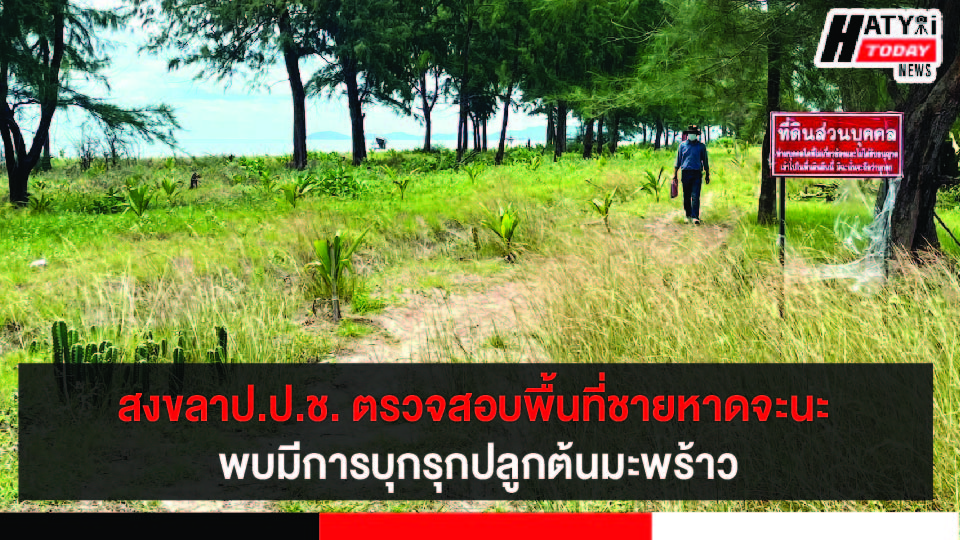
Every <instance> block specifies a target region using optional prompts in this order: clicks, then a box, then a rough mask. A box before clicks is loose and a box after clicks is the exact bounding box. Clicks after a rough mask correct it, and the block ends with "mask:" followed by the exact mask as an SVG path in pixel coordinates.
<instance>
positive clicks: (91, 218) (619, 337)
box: [0, 147, 960, 512]
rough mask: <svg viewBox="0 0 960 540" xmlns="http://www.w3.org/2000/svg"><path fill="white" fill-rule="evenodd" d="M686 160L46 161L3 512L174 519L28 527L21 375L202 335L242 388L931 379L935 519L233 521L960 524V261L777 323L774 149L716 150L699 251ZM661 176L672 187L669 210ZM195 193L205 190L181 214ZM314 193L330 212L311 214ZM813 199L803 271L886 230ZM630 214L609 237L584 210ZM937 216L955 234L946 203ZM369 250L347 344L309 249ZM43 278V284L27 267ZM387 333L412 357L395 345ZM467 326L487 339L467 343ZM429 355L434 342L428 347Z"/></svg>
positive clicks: (19, 279)
mask: <svg viewBox="0 0 960 540" xmlns="http://www.w3.org/2000/svg"><path fill="white" fill-rule="evenodd" d="M674 152H675V151H674V150H670V149H666V150H663V151H659V152H654V151H652V149H649V148H633V147H625V148H623V149H622V150H621V151H620V152H619V153H618V155H617V156H615V157H605V158H601V159H593V160H582V159H580V157H579V156H576V155H567V156H564V158H563V159H562V160H561V161H560V162H559V163H553V162H552V160H551V159H550V158H549V154H547V156H548V157H547V159H545V160H542V161H541V160H539V159H538V158H537V153H536V152H533V151H528V150H523V149H519V150H514V151H512V153H511V154H510V155H508V159H507V163H505V164H504V165H503V166H499V167H494V166H493V165H492V163H490V162H491V161H492V156H487V155H483V156H480V157H478V158H477V159H476V160H475V161H473V162H472V163H471V164H469V165H467V166H465V167H461V168H459V169H455V168H453V167H452V164H453V157H452V155H451V154H450V153H449V152H445V153H442V154H439V155H437V154H429V155H427V154H419V153H402V154H401V153H398V152H392V151H391V152H377V153H375V154H373V155H372V157H371V159H370V161H369V162H368V163H367V164H365V165H364V166H362V167H359V168H353V167H350V166H348V165H346V164H345V163H344V162H342V161H341V158H340V157H339V156H337V155H335V154H311V167H310V170H309V171H308V173H297V172H295V171H290V170H288V169H286V168H285V167H284V163H285V161H286V160H285V159H282V158H257V159H252V158H251V159H234V160H228V159H225V158H224V159H219V158H208V159H198V160H188V159H185V160H173V159H170V160H157V161H154V162H147V161H141V162H139V163H129V164H123V165H121V166H119V167H115V168H113V167H111V168H109V169H108V168H105V167H104V166H103V165H102V164H101V165H99V166H97V165H95V166H94V167H93V168H92V169H90V170H88V171H85V172H81V171H79V169H78V166H77V164H76V163H70V162H57V161H55V164H54V165H55V167H54V170H53V171H52V172H49V173H43V174H40V175H37V176H36V177H35V180H39V181H41V185H42V190H37V188H36V187H34V188H33V190H34V191H35V192H37V194H38V202H37V204H35V205H34V206H33V208H31V209H29V210H19V211H15V210H12V209H4V210H2V211H0V509H3V510H5V511H26V510H41V511H70V510H87V511H89V510H96V509H120V510H132V511H158V510H169V509H170V507H169V506H164V504H162V503H161V502H159V501H130V502H124V503H96V502H84V503H82V504H81V503H77V502H75V501H74V502H66V501H45V502H39V501H33V502H30V503H18V502H17V451H16V447H17V403H16V390H17V364H18V363H28V362H49V361H50V360H49V359H50V356H51V353H50V343H49V341H50V338H49V333H50V326H51V324H52V323H53V322H54V321H56V320H58V319H63V320H65V321H66V322H67V324H68V325H70V326H71V327H75V328H89V327H91V326H97V327H99V328H114V327H116V326H118V325H122V328H123V334H122V336H121V339H120V340H118V342H117V344H118V345H119V346H121V347H124V348H127V349H132V348H134V347H135V346H136V344H137V343H138V342H139V341H140V340H141V339H142V335H143V333H144V332H147V331H150V332H152V333H153V335H154V336H156V339H158V340H159V339H160V338H171V339H172V338H173V336H174V335H175V334H176V332H177V331H180V330H184V329H186V330H187V331H188V332H193V333H195V335H197V336H198V339H200V341H201V343H200V346H201V347H204V348H211V347H213V346H214V345H215V344H214V340H215V336H214V335H213V334H212V332H211V330H212V329H213V327H215V326H225V327H227V328H228V329H229V330H230V335H231V350H230V354H231V356H232V357H234V358H237V359H238V360H240V361H243V362H264V363H270V362H338V361H361V360H362V358H363V356H364V355H365V354H367V355H372V354H374V352H376V351H381V353H382V354H386V355H388V354H390V353H392V352H397V351H400V353H402V354H410V356H411V357H410V360H414V361H460V362H485V361H497V362H528V361H547V362H787V363H792V362H801V363H802V362H827V363H835V362H837V363H861V362H863V363H871V362H933V363H934V365H935V404H934V414H935V418H934V434H935V471H934V481H935V493H934V495H935V499H934V500H933V501H932V502H885V501H851V502H809V501H807V502H790V501H786V502H770V503H764V502H710V501H687V502H643V501H638V502H610V501H596V502H529V503H518V504H513V505H507V504H506V503H502V504H494V505H489V506H488V505H482V504H479V503H471V504H466V506H463V505H461V506H457V505H453V504H450V503H440V502H436V503H435V502H398V503H394V502H355V503H351V502H323V501H300V502H293V503H290V502H285V503H276V504H274V503H264V504H260V505H256V506H248V507H242V508H248V509H249V508H256V509H260V510H273V511H328V512H329V511H371V510H391V511H418V510H443V509H447V510H451V509H452V510H456V509H461V508H468V509H481V508H483V509H488V508H489V509H492V510H494V511H496V510H507V509H511V510H520V511H564V512H566V511H573V512H575V511H584V512H586V511H590V512H603V511H617V512H619V511H691V510H704V511H754V510H757V511H778V510H785V511H804V510H828V511H871V510H877V511H949V512H956V511H958V510H960V480H958V466H960V462H958V457H960V455H958V449H960V423H958V418H957V413H958V407H960V366H958V361H960V358H958V356H960V352H958V351H960V337H958V332H957V331H956V324H957V322H958V321H960V302H958V299H960V278H958V274H957V272H956V271H955V270H953V269H952V268H953V266H952V265H953V263H954V261H955V259H956V257H957V256H958V254H960V251H958V250H957V246H956V245H954V244H953V242H952V240H950V238H949V237H948V236H947V235H946V234H941V237H942V240H943V247H944V250H945V251H946V253H947V257H946V258H945V259H944V260H943V261H940V262H938V263H935V264H931V265H929V266H926V267H924V268H913V267H906V266H905V267H902V268H901V270H902V272H900V273H899V275H898V277H897V278H896V279H895V280H893V281H892V282H891V283H889V284H888V285H887V286H886V287H883V288H882V289H880V290H878V291H876V292H874V293H872V294H856V293H854V292H851V291H850V288H849V287H848V286H847V285H849V283H844V282H826V283H824V282H813V283H802V282H796V283H791V285H790V287H789V290H788V293H787V311H786V318H785V320H781V319H780V317H779V315H778V311H777V306H778V304H777V299H778V291H779V284H780V281H779V280H780V277H779V276H780V273H779V272H780V269H779V263H778V260H777V251H776V246H775V238H776V236H775V233H776V230H775V228H774V227H772V226H758V225H756V223H755V221H756V204H757V190H758V182H757V180H756V179H757V178H758V176H759V168H760V161H759V149H757V148H753V149H750V150H749V151H748V152H747V153H745V154H743V153H740V152H735V151H733V150H732V149H723V148H719V147H717V148H714V147H711V156H710V157H711V160H710V161H711V163H712V164H713V178H712V182H711V184H710V185H708V186H704V190H703V203H702V206H703V209H702V212H701V216H702V218H703V224H702V225H701V226H700V227H695V226H693V225H688V224H685V223H684V222H683V219H682V216H683V209H682V205H681V202H680V200H679V199H675V200H671V199H670V197H669V179H668V177H670V176H671V175H672V166H673V160H674V156H675V153H674ZM661 168H663V177H662V180H664V181H663V183H662V185H660V186H659V187H655V186H656V177H657V173H658V171H660V169H661ZM194 172H196V173H199V174H200V185H199V186H200V187H199V188H198V189H195V190H188V189H186V187H187V184H188V183H189V179H190V177H191V174H192V173H194ZM648 173H650V176H648ZM305 174H310V175H312V177H313V178H314V180H315V182H314V183H313V184H312V186H313V187H311V188H310V189H309V190H308V191H306V192H305V193H304V194H303V196H302V197H294V195H296V194H297V192H296V191H295V190H296V187H295V184H294V183H295V182H297V181H298V180H300V179H302V178H303V177H304V176H305ZM651 177H652V179H651ZM405 181H406V182H407V184H406V186H407V187H406V188H405V190H404V192H403V197H402V199H401V196H400V187H399V185H402V184H404V182H405ZM164 182H166V187H164V186H163V183H164ZM177 182H179V183H180V184H181V185H180V187H179V189H176V190H174V189H173V188H175V187H176V186H175V183H177ZM812 183H814V182H812V181H803V182H802V181H790V182H788V193H790V194H791V200H789V201H788V203H787V220H788V226H787V244H788V265H789V266H790V267H791V268H804V267H809V266H811V265H815V264H821V263H839V262H848V261H851V260H854V259H856V258H857V257H858V256H859V250H863V249H864V248H865V247H866V245H867V243H868V240H866V239H863V238H860V239H857V238H855V236H854V235H853V233H856V232H858V231H861V230H862V227H863V226H865V225H866V224H868V223H869V222H870V220H871V219H872V213H871V212H872V207H873V201H874V198H875V193H876V182H873V183H872V184H871V183H866V182H854V181H842V182H840V184H841V188H840V190H839V193H840V197H839V198H838V199H837V200H836V201H832V202H825V201H824V200H822V199H801V198H800V197H799V194H800V193H801V192H802V191H803V190H804V188H805V187H806V186H808V185H809V184H812ZM128 184H129V185H130V186H133V187H134V188H135V189H136V186H137V185H142V186H150V187H151V188H153V190H154V198H153V200H152V201H151V202H150V204H149V205H148V206H147V207H146V209H145V211H143V212H141V210H143V205H142V204H137V202H136V201H133V204H130V203H131V201H130V199H129V198H125V197H124V195H123V188H124V187H125V186H126V185H128ZM4 185H5V182H4ZM303 185H306V184H303ZM645 185H646V186H648V187H647V188H644V186H645ZM615 188H616V190H617V192H616V194H615V195H614V197H613V203H612V208H611V210H610V212H609V219H608V225H609V231H608V229H607V226H606V225H605V224H604V222H603V220H602V219H601V216H600V215H599V214H598V212H597V211H596V209H595V208H594V207H593V204H592V203H591V202H590V201H591V200H593V199H601V200H602V199H603V198H604V197H605V195H606V194H607V193H609V192H610V191H611V190H613V189H615ZM110 190H113V191H110ZM111 193H119V194H120V195H118V196H116V197H112V196H111ZM0 198H3V199H5V198H6V194H5V193H3V192H0ZM948 200H951V201H952V199H948ZM125 204H126V206H124V205H125ZM507 205H512V208H513V209H515V210H516V212H517V215H518V216H519V226H518V228H517V231H516V235H515V237H514V243H515V246H514V251H515V252H516V255H517V256H516V262H515V263H509V262H507V261H506V260H505V259H504V257H503V255H504V250H503V248H504V246H503V245H502V243H501V242H500V239H499V238H497V237H496V236H495V235H494V234H493V233H492V232H491V231H490V230H488V229H486V228H485V227H483V226H482V225H481V222H482V220H483V219H484V216H485V209H491V210H494V211H496V209H497V208H498V207H500V206H504V207H506V206H507ZM124 209H126V212H124V211H123V210H124ZM938 213H939V214H940V215H941V217H942V218H943V219H944V221H945V222H946V224H947V226H948V227H949V228H950V229H951V230H953V231H955V232H957V231H958V230H960V210H958V209H957V208H954V207H953V203H947V204H945V205H944V206H943V208H942V209H940V210H938ZM138 214H140V215H138ZM367 227H369V232H368V233H367V234H366V236H365V237H364V238H363V241H362V243H361V246H360V248H359V249H358V251H357V252H356V254H355V256H354V264H355V267H356V274H355V276H354V277H352V278H351V279H350V280H349V281H348V282H347V283H346V284H345V285H346V288H345V290H344V291H343V294H342V297H343V300H344V304H343V315H344V320H343V321H342V322H341V323H340V324H339V325H337V324H333V323H332V322H331V321H330V320H329V317H328V316H327V313H328V311H329V310H328V307H327V305H326V304H324V303H323V302H322V301H320V302H317V299H318V298H321V299H322V298H323V295H324V291H323V287H322V284H321V283H320V282H319V280H318V279H317V278H316V276H315V275H313V274H312V273H311V271H310V268H309V267H308V266H307V265H308V264H309V263H310V262H312V261H314V260H315V258H316V257H315V254H314V249H313V241H314V240H318V239H324V238H329V237H331V236H332V235H333V234H334V233H335V232H336V231H338V230H342V231H343V233H344V235H345V236H346V237H347V238H355V237H356V236H357V235H359V234H360V233H361V232H362V231H364V230H365V229H366V228H367ZM846 240H849V242H847V241H846ZM41 258H43V259H46V261H47V265H46V267H44V268H42V269H38V268H33V267H31V266H30V263H31V261H34V260H37V259H41ZM424 297H427V298H438V299H439V300H437V305H439V306H440V307H437V308H435V309H433V311H430V309H427V308H423V307H417V308H411V307H410V306H411V302H414V301H416V299H418V298H424ZM443 306H446V307H443ZM451 306H452V307H451ZM518 306H519V307H518ZM423 313H428V314H432V318H430V317H428V316H427V315H422V314H423ZM418 314H421V315H418ZM417 317H421V318H420V319H418V318H417ZM424 317H426V318H425V319H424ZM474 319H476V320H474ZM387 323H391V324H393V323H396V327H398V328H402V329H406V334H403V333H401V334H400V335H399V336H398V335H397V334H396V332H394V333H392V334H391V333H390V332H389V331H388V328H389V327H390V326H389V325H388V324H387ZM466 326H469V327H476V328H477V329H478V330H476V331H475V332H474V333H473V334H469V335H468V334H465V333H464V332H462V331H460V330H458V328H462V327H466ZM424 331H427V333H429V334H430V335H431V336H432V337H433V339H431V340H429V341H426V342H424V340H423V339H419V340H418V339H416V338H418V337H419V338H423V337H424V336H423V335H422V334H423V333H424ZM382 351H386V352H382ZM411 351H412V352H411ZM400 353H398V354H400ZM378 354H379V353H378ZM394 358H395V357H394ZM251 504H252V503H251ZM200 508H201V509H202V508H204V507H200ZM218 508H220V507H218Z"/></svg>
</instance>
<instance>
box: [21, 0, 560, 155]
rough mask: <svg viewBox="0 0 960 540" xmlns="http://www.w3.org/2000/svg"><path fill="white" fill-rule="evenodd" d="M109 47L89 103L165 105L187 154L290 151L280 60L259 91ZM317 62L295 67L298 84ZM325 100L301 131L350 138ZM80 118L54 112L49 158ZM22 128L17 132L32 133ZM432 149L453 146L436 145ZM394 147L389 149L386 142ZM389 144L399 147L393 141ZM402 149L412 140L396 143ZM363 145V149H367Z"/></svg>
mask: <svg viewBox="0 0 960 540" xmlns="http://www.w3.org/2000/svg"><path fill="white" fill-rule="evenodd" d="M82 3H83V4H86V5H90V6H93V7H97V8H112V7H115V6H117V5H119V2H117V1H116V0H87V1H86V2H82ZM100 37H101V38H102V39H104V38H105V39H108V40H109V41H110V42H111V49H110V57H111V65H110V66H109V67H108V68H107V69H105V70H103V72H102V73H103V75H105V76H106V78H107V80H108V81H109V84H110V87H111V89H110V91H109V92H108V91H107V90H106V89H105V88H103V87H102V86H101V85H89V84H81V85H78V86H79V87H82V88H84V89H85V90H86V91H87V92H89V94H90V95H92V96H94V97H102V98H108V99H109V101H111V102H112V103H115V104H117V105H120V106H124V107H141V106H147V105H151V104H159V103H166V104H167V105H170V106H171V107H173V108H174V110H175V114H176V116H177V119H178V121H179V122H180V125H181V126H182V128H183V129H182V130H181V131H179V132H178V133H177V139H178V141H179V142H180V143H181V144H182V146H183V147H184V149H186V150H187V151H188V152H189V153H190V154H194V155H196V154H205V153H208V154H209V153H226V154H229V153H236V154H237V155H243V154H248V153H250V152H255V151H256V150H257V149H259V148H262V149H264V150H265V151H267V152H269V153H289V152H291V150H290V147H291V146H292V133H293V120H292V104H291V98H290V87H289V84H288V83H287V79H286V71H285V70H284V69H283V65H282V59H281V58H280V57H279V55H278V58H277V62H276V63H275V65H274V66H273V67H272V68H271V69H270V70H268V71H267V72H266V73H264V74H263V75H262V79H261V80H262V81H263V82H264V83H265V84H264V85H263V86H266V88H263V87H255V86H253V85H251V84H250V79H249V78H247V77H237V78H234V80H233V81H232V82H230V83H228V82H227V81H224V82H218V81H216V80H215V79H206V80H200V81H197V80H195V79H194V77H195V75H196V74H197V72H198V70H197V69H184V70H180V71H176V72H168V71H167V59H168V58H167V57H158V56H154V55H152V54H150V53H141V52H139V51H138V48H139V46H140V45H141V44H142V43H143V41H144V32H143V30H141V29H139V28H136V27H130V28H127V29H126V30H124V31H121V32H119V33H114V32H110V33H104V34H102V35H101V36H100ZM316 67H319V61H313V62H312V63H307V62H301V69H302V71H303V76H304V79H306V78H307V77H308V76H309V75H310V74H311V73H312V69H315V68H316ZM336 94H337V95H335V96H334V97H333V98H332V99H330V98H327V97H325V96H324V97H321V96H316V97H310V98H308V100H307V133H308V134H310V133H316V132H321V131H335V132H339V133H343V134H345V135H349V134H350V115H349V111H348V109H347V102H346V97H345V96H343V95H342V87H341V88H340V89H338V90H337V92H336ZM364 112H365V113H366V118H365V121H364V129H365V134H366V136H367V140H368V141H370V142H372V140H373V139H372V138H373V136H374V135H377V134H384V133H389V132H393V131H402V132H407V133H414V134H422V133H423V130H424V128H423V126H421V125H420V124H419V123H418V122H417V120H416V119H415V118H413V117H404V116H400V115H398V114H397V113H395V112H394V111H392V110H390V109H388V108H386V107H383V106H379V105H373V104H371V105H367V106H365V111H364ZM86 118H87V117H86V116H85V115H84V114H82V113H80V112H79V111H69V112H67V111H63V110H61V111H58V112H57V113H56V115H55V117H54V125H53V129H52V130H51V147H52V151H53V153H54V155H59V153H60V151H61V150H63V151H65V152H66V154H67V155H76V152H77V150H76V146H77V144H78V143H79V141H80V139H81V136H82V125H83V122H84V120H85V119H86ZM501 118H502V109H501V110H500V111H498V112H497V115H496V117H495V121H491V122H490V123H489V124H488V125H487V130H488V132H489V133H491V134H492V133H493V132H495V131H499V127H500V122H501ZM32 125H35V124H32V123H28V125H27V126H24V127H25V128H27V129H29V127H32ZM575 125H576V122H575V121H574V120H573V118H570V119H569V120H568V129H570V133H571V134H572V133H573V129H575V127H574V126H575ZM534 126H537V127H540V126H542V127H543V128H544V130H545V129H546V118H545V117H543V116H539V117H536V116H534V117H531V116H528V115H526V114H524V113H522V112H519V113H518V112H516V111H515V110H511V111H510V123H509V127H508V131H512V130H515V129H525V128H528V127H534ZM432 131H433V133H456V131H457V108H456V106H453V105H449V104H446V103H444V102H443V101H442V98H441V102H438V104H437V106H436V108H435V109H434V111H433V130H432ZM439 142H440V144H455V143H453V141H439ZM349 144H350V143H349V141H320V140H310V141H308V142H307V145H308V149H309V150H331V149H332V150H338V151H349ZM390 144H392V145H394V146H396V144H393V143H390ZM397 144H400V142H399V141H397ZM403 144H407V145H408V146H411V147H412V146H416V145H418V143H417V141H409V142H406V141H405V142H404V143H403ZM368 146H369V145H368ZM140 152H141V155H143V156H144V157H147V156H148V155H170V154H171V152H170V150H168V149H166V148H165V147H162V146H160V147H155V148H152V149H145V148H144V147H143V146H141V150H140Z"/></svg>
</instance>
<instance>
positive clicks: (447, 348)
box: [337, 282, 548, 364]
mask: <svg viewBox="0 0 960 540" xmlns="http://www.w3.org/2000/svg"><path fill="white" fill-rule="evenodd" d="M534 289H535V286H534V285H532V284H531V283H529V282H527V283H524V282H510V283H505V284H502V285H495V286H493V287H490V288H487V289H486V290H483V291H480V292H475V293H470V294H451V293H448V292H446V291H443V290H441V289H431V290H429V291H405V292H404V293H403V294H402V300H403V305H401V306H398V307H391V308H388V309H387V310H385V311H384V312H383V313H382V314H379V315H375V316H372V317H367V318H366V321H365V322H369V323H372V324H373V325H375V326H377V327H378V328H380V329H381V332H379V333H378V334H376V335H373V336H369V337H368V338H366V339H363V340H360V341H359V342H357V343H356V344H355V345H353V346H352V347H351V349H349V350H344V351H340V353H339V354H338V355H337V362H340V363H347V364H350V363H363V362H374V363H379V362H449V361H451V359H452V358H453V359H459V360H470V361H473V362H478V361H479V362H484V361H487V362H503V361H514V362H545V361H548V359H547V358H546V356H545V354H543V352H542V350H541V349H540V348H539V347H538V346H536V344H535V342H533V341H532V340H531V339H529V338H527V337H526V333H528V332H532V331H535V329H536V320H535V307H534V305H533V302H534V300H533V299H534V298H536V291H535V290H534Z"/></svg>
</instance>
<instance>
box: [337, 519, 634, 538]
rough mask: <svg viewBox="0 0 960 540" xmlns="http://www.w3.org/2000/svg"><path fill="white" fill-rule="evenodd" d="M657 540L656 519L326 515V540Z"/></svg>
mask: <svg viewBox="0 0 960 540" xmlns="http://www.w3.org/2000/svg"><path fill="white" fill-rule="evenodd" d="M599 534H602V535H603V536H604V537H607V538H616V539H617V540H651V538H652V519H651V514H639V513H631V514H539V513H528V514H508V513H484V514H472V513H471V514H455V513H449V514H448V513H444V514H435V513H434V514H429V513H410V514H399V513H397V514H391V513H367V514H320V540H364V539H367V538H370V539H376V540H385V539H389V540H530V539H531V538H549V539H550V540H565V539H570V540H585V539H590V538H595V537H597V536H598V535H599Z"/></svg>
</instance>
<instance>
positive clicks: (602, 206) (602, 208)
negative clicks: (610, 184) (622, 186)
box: [591, 188, 618, 233]
mask: <svg viewBox="0 0 960 540" xmlns="http://www.w3.org/2000/svg"><path fill="white" fill-rule="evenodd" d="M617 189H618V188H613V191H611V192H610V193H607V197H606V198H605V199H604V200H602V201H601V200H600V199H594V200H593V201H591V202H593V207H594V208H596V209H597V213H598V214H600V217H602V218H603V225H604V226H605V227H606V228H607V232H608V233H609V232H610V223H608V222H607V218H608V217H609V216H610V207H611V206H613V198H614V196H616V194H617Z"/></svg>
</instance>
